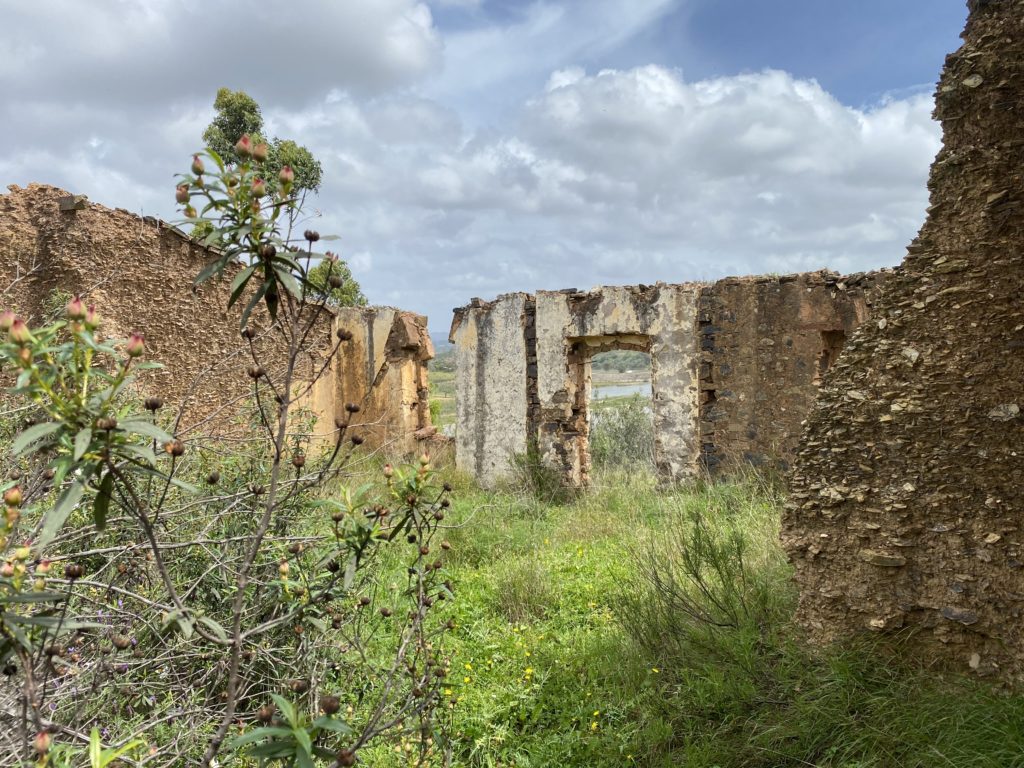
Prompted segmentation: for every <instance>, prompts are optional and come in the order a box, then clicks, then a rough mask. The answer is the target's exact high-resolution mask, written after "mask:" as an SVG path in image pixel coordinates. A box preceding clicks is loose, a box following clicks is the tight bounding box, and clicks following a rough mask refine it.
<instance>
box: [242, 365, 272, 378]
mask: <svg viewBox="0 0 1024 768" xmlns="http://www.w3.org/2000/svg"><path fill="white" fill-rule="evenodd" d="M246 373H248V374H249V378H250V379H252V380H253V381H258V380H259V379H262V378H263V377H264V376H266V375H267V372H266V371H265V370H263V366H262V365H250V366H249V369H248V370H247V371H246Z"/></svg>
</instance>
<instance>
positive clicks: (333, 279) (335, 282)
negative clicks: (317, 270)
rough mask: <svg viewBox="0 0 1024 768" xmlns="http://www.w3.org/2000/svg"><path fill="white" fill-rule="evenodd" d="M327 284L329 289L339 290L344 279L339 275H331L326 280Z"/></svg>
mask: <svg viewBox="0 0 1024 768" xmlns="http://www.w3.org/2000/svg"><path fill="white" fill-rule="evenodd" d="M327 283H328V285H330V286H331V288H341V286H343V285H344V284H345V279H344V278H343V277H342V276H341V275H331V276H330V277H328V278H327Z"/></svg>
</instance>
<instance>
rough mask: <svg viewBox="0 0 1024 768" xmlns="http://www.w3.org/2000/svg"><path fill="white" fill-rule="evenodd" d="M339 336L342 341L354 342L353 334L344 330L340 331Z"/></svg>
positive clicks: (340, 329)
mask: <svg viewBox="0 0 1024 768" xmlns="http://www.w3.org/2000/svg"><path fill="white" fill-rule="evenodd" d="M337 336H338V338H339V339H341V340H342V341H352V332H351V331H346V330H345V329H344V328H339V329H338V332H337Z"/></svg>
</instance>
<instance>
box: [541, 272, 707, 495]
mask: <svg viewBox="0 0 1024 768" xmlns="http://www.w3.org/2000/svg"><path fill="white" fill-rule="evenodd" d="M698 293H699V287H697V286H693V285H664V284H658V285H655V286H627V287H604V288H595V289H594V290H592V291H587V292H578V291H539V292H538V293H537V298H536V303H537V392H538V399H539V405H540V415H539V422H538V432H537V435H536V439H537V441H538V449H539V451H540V455H541V456H542V457H543V459H544V460H545V461H546V462H547V463H548V464H549V465H551V466H553V467H555V468H556V469H557V470H558V471H559V472H561V474H562V476H563V477H564V478H565V480H566V482H567V483H568V484H570V485H577V486H578V485H586V483H587V481H588V479H589V474H590V456H589V450H588V440H587V438H588V434H589V419H588V417H587V409H588V402H589V400H590V360H591V358H592V357H593V355H595V354H597V353H599V352H604V351H607V350H610V349H634V350H639V351H643V352H649V353H650V355H651V386H652V393H653V399H652V409H653V420H654V434H655V446H654V452H655V462H656V463H657V465H658V468H659V470H660V472H661V474H662V475H664V476H665V477H666V478H672V479H684V478H688V477H690V476H692V474H693V472H694V470H695V469H696V467H695V464H694V462H693V456H694V455H695V452H696V447H697V444H698V442H697V408H696V405H697V370H696V358H695V357H694V355H693V349H694V346H695V343H694V330H695V328H694V317H695V315H696V304H697V296H698Z"/></svg>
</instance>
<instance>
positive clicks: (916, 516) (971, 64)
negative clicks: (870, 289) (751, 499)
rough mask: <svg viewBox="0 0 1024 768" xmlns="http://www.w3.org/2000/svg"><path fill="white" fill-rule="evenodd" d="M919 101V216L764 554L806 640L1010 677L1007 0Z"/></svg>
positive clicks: (1022, 324) (1011, 40) (1018, 594)
mask: <svg viewBox="0 0 1024 768" xmlns="http://www.w3.org/2000/svg"><path fill="white" fill-rule="evenodd" d="M971 5H972V7H971V13H970V17H969V19H968V23H967V28H966V31H965V33H964V36H963V37H964V44H963V46H962V47H961V48H960V49H959V50H958V51H957V52H956V53H954V54H952V55H951V56H949V58H948V59H947V61H946V66H945V69H944V71H943V74H942V79H941V81H940V83H939V87H938V92H937V94H936V108H935V114H936V116H937V117H938V119H939V120H941V121H942V126H943V133H944V143H943V148H942V150H941V152H940V153H939V155H938V157H937V158H936V160H935V163H934V165H933V166H932V171H931V177H930V179H929V189H930V191H931V206H930V208H929V213H928V219H927V221H926V223H925V225H924V227H923V228H922V229H921V232H920V234H919V235H918V237H917V238H916V239H915V240H914V242H913V243H912V245H911V246H910V247H909V249H908V255H907V257H906V260H905V261H904V263H903V269H902V270H901V271H900V273H898V274H897V275H896V276H894V277H893V278H892V279H891V280H889V281H888V283H887V284H886V285H885V286H884V287H883V289H882V291H881V293H880V296H879V298H878V300H877V302H876V306H875V309H874V316H873V317H872V320H871V321H870V322H868V323H866V324H864V325H863V326H861V329H860V330H859V331H858V332H857V333H856V334H854V336H853V337H852V338H851V340H850V341H849V342H848V343H847V345H846V347H845V349H844V351H843V353H842V355H841V356H840V358H839V360H838V362H837V363H836V365H835V366H834V374H833V376H831V377H830V378H829V379H828V381H827V382H826V384H825V387H824V389H823V390H822V391H821V394H820V397H819V399H818V402H817V404H816V405H815V407H814V409H813V411H812V413H811V415H810V417H809V419H808V426H807V430H806V432H805V434H804V437H803V440H802V443H801V449H800V453H799V460H798V463H797V465H796V468H795V470H794V473H793V477H792V493H791V495H790V499H789V503H788V504H787V509H786V514H785V517H784V526H783V541H784V543H785V546H786V548H787V550H788V552H789V555H790V558H791V560H792V562H793V564H794V566H795V568H796V579H797V582H798V583H799V585H800V590H801V601H800V609H799V617H800V619H801V620H802V621H803V623H804V624H805V625H806V626H807V628H808V629H809V630H810V631H811V633H812V634H813V636H814V637H816V638H817V639H819V640H823V641H825V640H830V639H833V638H835V637H839V636H844V635H848V634H851V633H855V632H858V631H862V630H865V629H867V630H875V631H883V632H884V631H895V630H901V629H912V630H914V632H913V633H911V642H913V643H914V645H915V646H916V648H917V649H918V650H921V651H925V652H926V655H931V656H933V657H937V658H940V659H945V660H948V661H950V662H952V663H953V664H956V665H962V666H963V667H964V668H965V669H967V668H971V669H974V670H976V671H978V672H979V673H989V674H1000V675H1005V676H1009V677H1016V678H1020V677H1021V676H1022V673H1024V632H1022V627H1024V622H1022V620H1021V619H1022V616H1021V614H1022V609H1024V531H1022V523H1021V512H1022V509H1024V496H1022V492H1021V491H1022V488H1024V419H1022V418H1021V407H1022V406H1024V301H1022V298H1021V297H1022V296H1024V184H1022V181H1021V174H1022V172H1024V171H1022V169H1024V63H1022V62H1024V0H989V2H981V1H980V0H977V1H976V2H974V3H972V4H971Z"/></svg>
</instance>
